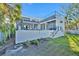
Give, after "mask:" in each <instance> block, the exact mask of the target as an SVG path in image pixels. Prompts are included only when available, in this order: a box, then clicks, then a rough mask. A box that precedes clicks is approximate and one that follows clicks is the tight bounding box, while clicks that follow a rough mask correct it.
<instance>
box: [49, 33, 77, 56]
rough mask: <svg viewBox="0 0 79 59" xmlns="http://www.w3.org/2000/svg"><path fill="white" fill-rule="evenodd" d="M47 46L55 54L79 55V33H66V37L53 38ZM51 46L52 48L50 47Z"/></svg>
mask: <svg viewBox="0 0 79 59" xmlns="http://www.w3.org/2000/svg"><path fill="white" fill-rule="evenodd" d="M47 47H49V49H48V50H49V51H51V49H52V51H51V53H52V54H53V53H54V52H55V53H54V55H67V56H68V55H71V56H72V55H79V35H74V34H66V35H65V36H64V37H59V38H55V39H52V40H50V41H49V42H48V44H47ZM50 48H51V49H50Z"/></svg>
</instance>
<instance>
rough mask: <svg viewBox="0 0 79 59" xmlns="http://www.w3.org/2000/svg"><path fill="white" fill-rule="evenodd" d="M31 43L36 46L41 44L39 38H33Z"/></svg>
mask: <svg viewBox="0 0 79 59" xmlns="http://www.w3.org/2000/svg"><path fill="white" fill-rule="evenodd" d="M30 43H31V44H32V45H36V46H38V45H39V41H38V40H32V41H30Z"/></svg>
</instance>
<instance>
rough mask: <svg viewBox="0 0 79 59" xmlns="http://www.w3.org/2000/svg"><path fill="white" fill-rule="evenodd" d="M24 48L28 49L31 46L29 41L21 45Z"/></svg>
mask: <svg viewBox="0 0 79 59" xmlns="http://www.w3.org/2000/svg"><path fill="white" fill-rule="evenodd" d="M22 44H23V46H24V47H29V46H30V45H31V43H30V41H26V42H23V43H22Z"/></svg>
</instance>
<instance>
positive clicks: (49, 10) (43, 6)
mask: <svg viewBox="0 0 79 59" xmlns="http://www.w3.org/2000/svg"><path fill="white" fill-rule="evenodd" d="M65 5H66V4H62V3H23V4H21V6H22V16H30V17H36V18H46V17H48V16H49V15H52V14H53V13H54V12H55V11H60V10H61V8H62V6H64V7H65Z"/></svg>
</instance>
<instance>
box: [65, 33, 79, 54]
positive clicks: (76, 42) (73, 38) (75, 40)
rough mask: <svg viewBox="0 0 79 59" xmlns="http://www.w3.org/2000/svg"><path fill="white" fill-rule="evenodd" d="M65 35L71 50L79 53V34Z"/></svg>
mask: <svg viewBox="0 0 79 59" xmlns="http://www.w3.org/2000/svg"><path fill="white" fill-rule="evenodd" d="M66 37H67V39H68V42H69V46H70V49H71V50H72V52H74V53H75V54H76V55H79V35H75V34H66Z"/></svg>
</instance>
